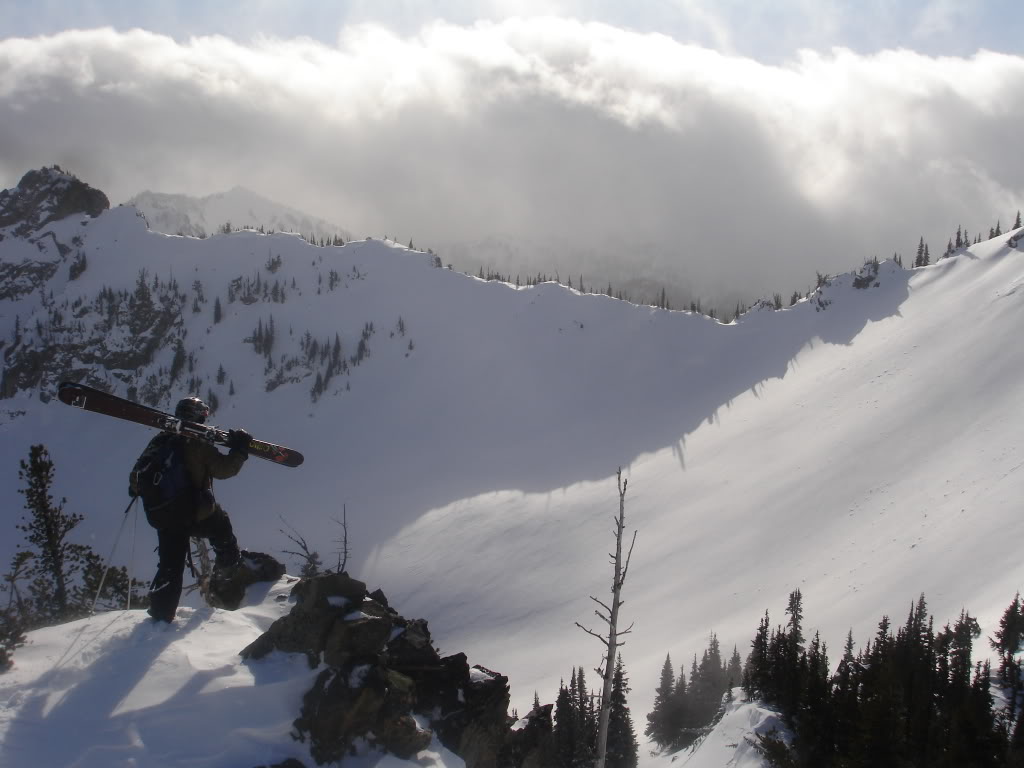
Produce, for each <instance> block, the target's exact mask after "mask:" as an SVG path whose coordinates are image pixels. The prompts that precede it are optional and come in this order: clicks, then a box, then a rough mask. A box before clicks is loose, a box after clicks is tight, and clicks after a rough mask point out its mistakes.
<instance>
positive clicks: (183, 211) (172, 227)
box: [126, 187, 352, 241]
mask: <svg viewBox="0 0 1024 768" xmlns="http://www.w3.org/2000/svg"><path fill="white" fill-rule="evenodd" d="M126 204H127V205H130V206H132V207H134V208H137V209H138V210H140V211H142V213H143V214H144V215H145V216H146V221H148V222H149V226H150V228H151V229H153V230H155V231H157V232H163V233H165V234H168V235H192V236H195V237H206V236H207V235H211V234H213V233H215V232H219V231H221V229H222V228H223V227H224V226H225V225H231V227H232V228H235V229H241V228H247V227H248V228H259V227H262V228H263V230H264V231H267V232H296V233H298V234H301V235H303V236H304V237H306V238H316V240H317V241H319V240H321V239H324V240H330V239H333V238H334V237H341V238H342V239H344V240H351V239H352V236H351V235H350V234H349V233H348V232H347V231H346V230H345V229H343V228H342V227H340V226H338V225H337V224H332V223H331V222H329V221H325V220H323V219H319V218H317V217H315V216H309V215H308V214H305V213H303V212H302V211H298V210H296V209H294V208H290V207H288V206H286V205H282V204H281V203H275V202H274V201H272V200H268V199H267V198H265V197H263V196H262V195H258V194H256V193H255V192H253V191H251V190H248V189H245V188H244V187H233V188H232V189H229V190H228V191H227V192H220V193H217V194H213V195H207V196H206V197H192V196H190V195H173V194H167V193H164V192H150V191H148V190H147V191H145V192H141V193H139V194H138V195H136V196H135V197H133V198H132V199H131V200H129V201H128V202H127V203H126Z"/></svg>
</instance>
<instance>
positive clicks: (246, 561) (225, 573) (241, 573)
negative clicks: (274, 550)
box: [205, 549, 285, 611]
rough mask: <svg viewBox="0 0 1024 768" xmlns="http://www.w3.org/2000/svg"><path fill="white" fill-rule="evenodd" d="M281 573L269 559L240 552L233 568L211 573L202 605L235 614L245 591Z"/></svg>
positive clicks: (279, 575) (258, 553) (281, 566)
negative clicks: (205, 603)
mask: <svg viewBox="0 0 1024 768" xmlns="http://www.w3.org/2000/svg"><path fill="white" fill-rule="evenodd" d="M284 571H285V568H284V565H282V564H281V563H279V562H278V561H277V560H275V559H274V558H273V557H271V556H270V555H265V554H263V553H262V552H247V551H246V550H244V549H243V550H242V557H241V559H240V560H239V561H238V563H237V564H236V565H233V566H230V567H228V568H224V569H216V568H215V569H214V571H213V576H212V577H211V579H210V584H209V586H208V587H207V589H206V594H205V597H206V602H207V603H209V604H210V605H211V606H213V607H214V608H225V609H227V610H229V611H234V610H237V609H238V606H240V605H241V604H242V600H243V599H244V598H245V590H246V589H248V588H249V587H250V586H251V585H253V584H256V583H257V582H260V581H269V582H275V581H277V580H278V579H280V578H281V577H282V576H284Z"/></svg>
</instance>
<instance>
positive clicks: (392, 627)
mask: <svg viewBox="0 0 1024 768" xmlns="http://www.w3.org/2000/svg"><path fill="white" fill-rule="evenodd" d="M292 598H293V599H294V600H295V605H294V607H293V608H292V610H291V612H290V613H289V614H288V615H287V616H284V617H282V618H280V619H278V620H277V621H275V622H274V624H273V625H271V627H270V628H269V629H268V630H267V631H266V632H265V633H264V634H263V635H261V636H260V637H259V638H258V639H257V640H256V641H255V642H253V643H252V644H250V645H249V646H247V647H246V648H245V649H243V650H242V652H241V655H242V656H243V657H244V658H246V659H251V660H255V659H260V658H262V657H264V656H266V655H267V654H268V653H270V652H271V651H274V650H279V651H285V652H289V653H304V654H305V655H306V658H307V659H308V660H309V663H310V666H311V667H316V666H318V665H321V664H322V665H323V666H324V670H323V671H322V672H321V673H320V674H319V676H318V677H317V679H316V682H315V684H314V685H313V688H312V689H310V690H309V691H308V692H307V693H306V695H305V696H304V698H303V703H302V709H301V712H300V714H299V717H298V718H297V719H296V720H295V723H294V727H295V731H294V734H295V736H296V738H298V739H301V740H303V741H305V740H307V739H308V740H309V744H310V753H311V754H312V756H313V758H314V759H315V760H316V761H317V762H318V763H321V764H323V763H328V762H335V761H340V760H342V759H343V758H344V757H345V756H346V755H350V754H354V753H356V752H359V751H361V750H367V749H379V750H384V751H386V752H389V753H391V754H394V755H396V756H398V757H400V758H403V759H411V758H413V757H415V755H416V754H417V753H418V752H420V751H421V750H423V749H425V748H426V747H427V746H428V745H429V744H430V742H431V739H432V736H433V735H435V734H436V736H437V738H438V740H439V741H440V742H441V743H442V744H444V745H445V746H446V747H447V748H448V749H450V750H452V751H453V752H455V753H456V754H458V755H459V756H460V757H462V759H463V760H464V761H465V763H466V766H467V768H497V766H498V765H499V764H502V763H501V755H502V751H503V749H505V743H506V740H507V738H508V736H509V725H510V721H509V718H508V717H507V715H506V712H507V711H508V704H509V689H508V680H507V678H505V677H504V676H502V675H500V674H498V673H496V672H492V671H490V670H487V669H485V668H483V667H480V666H475V667H472V668H470V666H469V663H468V661H467V659H466V656H465V655H464V654H461V653H459V654H455V655H453V656H447V657H443V658H442V657H441V656H440V654H438V652H437V650H436V649H435V648H434V646H433V643H432V641H431V637H430V631H429V628H428V626H427V622H426V621H424V620H422V619H412V620H410V619H406V618H404V617H403V616H400V615H399V614H398V613H397V612H396V611H395V610H394V609H392V608H391V607H390V606H389V605H388V602H387V598H386V597H385V596H384V595H383V593H381V592H380V591H377V592H374V593H373V594H372V595H370V594H368V593H367V591H366V585H365V584H363V583H362V582H361V581H358V580H356V579H352V578H350V577H349V576H347V575H346V574H328V575H325V576H319V577H316V578H313V579H306V580H303V581H300V582H299V583H298V584H297V585H296V586H295V588H294V589H293V590H292Z"/></svg>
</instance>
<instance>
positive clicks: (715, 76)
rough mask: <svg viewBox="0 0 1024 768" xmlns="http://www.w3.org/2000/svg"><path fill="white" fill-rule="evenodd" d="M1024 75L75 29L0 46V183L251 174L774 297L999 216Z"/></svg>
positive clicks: (553, 39) (621, 37)
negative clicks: (57, 173) (45, 172)
mask: <svg viewBox="0 0 1024 768" xmlns="http://www.w3.org/2000/svg"><path fill="white" fill-rule="evenodd" d="M1022 85H1024V59H1022V58H1021V57H1017V56H1007V55H998V54H991V53H980V54H978V55H976V56H974V57H972V58H969V59H963V58H932V57H927V56H922V55H919V54H914V53H912V52H909V51H903V50H900V51H884V52H881V53H878V54H875V55H871V56H864V55H858V54H855V53H853V52H851V51H849V50H843V49H837V50H834V51H832V52H831V53H827V54H824V53H812V52H804V53H802V54H801V55H800V56H799V57H798V58H796V59H795V60H793V61H792V62H790V63H787V64H785V65H777V66H769V65H766V64H763V63H759V62H756V61H754V60H752V59H748V58H743V57H740V56H735V55H726V54H723V53H719V52H715V51H712V50H709V49H706V48H702V47H698V46H694V45H684V44H680V43H679V42H676V41H675V40H672V39H670V38H668V37H665V36H662V35H657V34H641V33H637V32H631V31H627V30H624V29H621V28H617V27H613V26H610V25H606V24H598V23H583V22H579V21H574V20H571V19H565V18H562V19H559V18H553V17H546V18H536V19H510V20H506V21H503V22H500V23H495V22H480V23H477V24H475V25H468V26H460V25H454V24H450V23H443V22H436V23H433V24H428V25H426V26H424V27H422V28H421V29H420V30H419V31H418V32H417V33H416V34H414V35H409V36H400V35H398V34H397V33H395V32H392V31H388V30H387V29H385V28H383V27H379V26H374V25H357V26H351V27H347V28H346V29H345V30H343V32H342V34H341V36H340V38H339V42H338V44H337V45H335V46H328V45H325V44H323V43H320V42H316V41H313V40H311V39H308V38H292V39H276V38H272V37H262V38H259V39H257V40H255V41H253V42H251V43H248V44H243V43H239V42H237V41H233V40H229V39H227V38H224V37H216V36H208V37H196V38H192V39H189V40H187V41H175V40H173V39H171V38H169V37H165V36H160V35H156V34H151V33H147V32H142V31H138V30H135V31H130V32H116V31H114V30H111V29H101V30H92V31H73V32H65V33H62V34H59V35H54V36H50V37H41V38H34V39H23V40H14V39H9V40H5V41H0V125H2V126H4V127H3V129H2V131H0V179H2V180H3V181H4V182H6V184H5V185H10V184H12V183H14V182H15V181H16V180H17V178H18V176H19V175H20V174H21V173H23V172H24V171H25V170H27V169H28V168H30V167H36V166H38V165H41V164H43V163H51V162H60V163H62V164H66V165H68V166H70V168H71V170H73V171H75V172H77V173H78V174H79V175H80V176H82V177H83V178H85V179H86V180H87V181H89V182H90V183H93V184H95V185H96V186H100V187H101V188H104V189H105V190H106V191H107V192H108V193H109V194H111V195H112V197H113V198H114V199H115V200H120V199H125V198H127V197H129V196H130V195H132V194H134V193H136V192H138V191H140V190H142V189H143V188H151V189H159V190H162V191H186V192H192V193H197V194H206V193H209V192H213V191H218V190H220V189H224V188H227V187H229V186H231V185H234V184H236V183H240V184H244V185H247V186H250V187H253V188H255V189H257V190H258V191H261V192H263V193H265V194H268V195H269V196H271V197H276V198H278V199H282V200H283V201H285V202H289V203H291V204H294V205H296V206H297V207H301V208H306V209H307V210H309V211H310V212H312V213H315V214H318V215H322V216H325V217H327V218H330V219H333V220H336V221H338V222H339V223H341V224H343V225H345V226H347V227H349V228H350V229H352V230H353V231H354V232H356V233H357V234H374V235H382V234H385V233H390V234H394V235H397V236H399V237H402V238H408V237H410V236H411V237H413V238H415V241H416V242H417V243H418V244H423V245H435V247H436V246H439V245H441V244H444V243H450V242H453V241H459V240H474V239H479V238H484V237H487V236H488V235H489V234H492V233H497V234H501V235H507V234H512V235H521V236H522V235H527V236H529V237H531V238H533V239H534V240H535V241H540V242H542V243H548V244H550V243H554V242H556V241H557V242H560V243H564V246H559V247H558V248H551V250H550V252H547V253H542V254H541V253H538V255H535V256H532V257H531V255H530V253H522V254H520V255H519V256H518V257H516V258H517V259H518V262H517V263H516V264H512V265H510V264H497V263H495V264H494V266H498V267H500V268H501V269H503V270H506V271H507V270H516V269H520V268H522V269H523V270H527V269H544V270H547V271H554V270H555V269H560V270H561V271H562V272H563V273H566V272H571V273H573V274H575V273H576V272H585V273H587V274H588V275H592V274H593V275H595V279H596V280H601V281H603V280H604V279H614V280H623V279H626V277H627V276H629V275H631V274H633V275H635V274H640V275H642V276H644V277H647V278H651V279H656V280H665V281H672V282H673V283H675V284H677V285H687V284H688V285H692V286H694V287H695V288H696V289H697V290H698V291H700V292H701V293H703V294H704V295H705V296H707V295H708V292H716V293H718V294H724V292H725V288H726V287H727V286H728V287H732V288H734V289H737V290H741V291H743V292H744V293H745V294H746V295H750V294H753V293H766V292H773V291H786V292H788V291H792V290H793V289H795V288H802V287H804V286H806V285H807V283H808V282H810V281H811V279H813V275H814V272H815V271H832V270H837V269H845V268H851V267H853V266H855V265H856V264H857V262H858V261H859V260H860V259H861V258H863V257H869V256H871V255H874V254H878V255H882V256H885V255H889V254H890V253H891V252H892V251H893V250H894V249H895V250H901V251H903V252H904V253H905V254H907V253H909V252H910V251H911V250H912V248H913V246H914V245H916V242H917V238H918V236H920V235H921V234H924V235H925V236H926V238H927V239H929V240H930V242H931V248H932V251H933V252H939V251H941V249H942V247H943V246H944V245H945V240H946V237H948V235H949V233H950V232H951V231H955V229H956V227H957V225H959V224H963V225H965V226H967V227H968V228H970V229H971V230H972V231H976V230H978V229H981V228H983V227H984V228H985V231H987V227H988V226H989V225H991V224H994V221H995V218H996V217H997V216H1000V217H1002V218H1003V219H1004V224H1005V219H1007V218H1008V217H1009V216H1011V215H1012V214H1013V213H1014V212H1015V209H1016V208H1017V207H1020V206H1021V203H1022V201H1024V181H1022V179H1024V173H1022V171H1024V161H1022V160H1021V159H1020V155H1019V153H1017V152H1015V151H1014V145H1015V143H1017V141H1018V139H1017V137H1016V132H1015V128H1016V126H1018V125H1019V124H1020V120H1021V117H1022V116H1024V114H1022V113H1024V103H1022V102H1021V101H1020V100H1014V99H1011V98H1008V97H1007V94H1011V93H1014V92H1019V91H1020V89H1021V86H1022ZM808 235H810V236H811V239H808ZM808 243H811V245H808ZM552 262H555V263H552ZM460 266H461V264H460ZM465 266H470V265H468V264H467V265H465ZM602 275H607V277H603V276H602Z"/></svg>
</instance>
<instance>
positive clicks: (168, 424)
mask: <svg viewBox="0 0 1024 768" xmlns="http://www.w3.org/2000/svg"><path fill="white" fill-rule="evenodd" d="M57 398H58V399H59V400H60V401H61V402H62V403H66V404H67V405H70V406H74V407H75V408H81V409H83V410H86V411H92V412H93V413H102V414H104V415H105V416H114V417H115V418H118V419H124V420H126V421H134V422H135V423H136V424H144V425H145V426H147V427H154V428H156V429H160V430H163V431H165V432H173V433H175V434H177V435H184V436H185V437H189V438H192V439H194V440H205V441H207V442H209V443H218V444H220V445H227V443H228V433H227V430H224V429H219V428H218V427H215V426H213V425H212V424H197V423H195V422H192V421H185V420H184V419H179V418H177V417H176V416H173V415H171V414H169V413H165V412H164V411H160V410H157V409H156V408H150V407H149V406H146V405H142V404H140V403H134V402H132V401H131V400H126V399H124V398H123V397H118V396H117V395H112V394H110V393H109V392H104V391H103V390H101V389H95V388H94V387H89V386H86V385H85V384H76V383H75V382H71V381H65V382H62V383H61V384H60V386H59V387H58V389H57ZM248 451H249V455H250V456H255V457H257V458H260V459H266V460H267V461H272V462H274V463H275V464H280V465H282V466H285V467H297V466H299V465H300V464H301V463H302V460H303V456H302V454H301V453H299V452H298V451H295V450H292V449H291V448H285V447H284V446H283V445H275V444H274V443H268V442H266V441H265V440H257V439H256V438H252V440H250V441H249V447H248Z"/></svg>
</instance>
